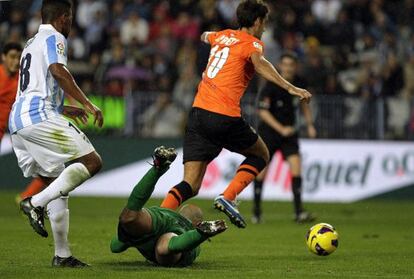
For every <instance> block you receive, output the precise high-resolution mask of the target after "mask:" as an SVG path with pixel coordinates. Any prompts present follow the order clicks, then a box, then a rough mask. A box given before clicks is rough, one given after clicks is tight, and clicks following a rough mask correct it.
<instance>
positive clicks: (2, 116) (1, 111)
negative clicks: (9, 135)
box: [0, 65, 19, 140]
mask: <svg viewBox="0 0 414 279" xmlns="http://www.w3.org/2000/svg"><path fill="white" fill-rule="evenodd" d="M18 77H19V75H18V73H16V74H15V75H13V76H11V77H9V76H8V75H7V72H6V70H5V69H4V66H3V65H0V140H1V139H2V137H3V135H4V133H5V131H6V127H7V123H8V121H9V114H10V110H11V108H12V105H13V103H14V100H15V99H16V92H17V81H18Z"/></svg>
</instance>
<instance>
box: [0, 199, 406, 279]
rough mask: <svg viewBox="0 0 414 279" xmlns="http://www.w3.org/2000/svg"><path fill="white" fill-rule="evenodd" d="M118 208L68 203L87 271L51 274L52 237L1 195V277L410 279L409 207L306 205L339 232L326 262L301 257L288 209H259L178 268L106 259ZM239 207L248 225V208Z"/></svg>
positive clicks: (299, 230) (131, 254) (207, 206)
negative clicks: (256, 216)
mask: <svg viewBox="0 0 414 279" xmlns="http://www.w3.org/2000/svg"><path fill="white" fill-rule="evenodd" d="M125 201H126V199H120V198H80V197H73V198H71V199H70V201H69V204H70V210H71V220H70V242H71V249H72V252H73V253H74V255H75V256H77V257H79V258H80V259H82V260H84V261H86V262H88V263H90V264H91V265H92V267H91V268H89V269H83V270H68V269H53V268H51V267H50V263H51V259H52V256H53V243H52V238H51V237H50V236H49V238H47V239H42V238H41V237H40V236H38V235H36V234H35V233H34V232H33V231H32V229H31V228H30V227H29V225H28V222H27V220H26V219H23V217H22V216H21V215H19V213H18V211H17V207H16V205H15V203H14V194H13V193H8V192H0V220H1V222H0V224H1V229H0V232H1V238H0V239H1V248H0V278H2V279H5V278H48V279H51V278H76V279H82V278H134V279H136V278H197V279H202V278H209V279H210V278H240V279H241V278H268V279H270V278H414V203H412V202H409V201H381V200H371V201H364V202H358V203H354V204H309V205H308V208H309V209H310V210H312V211H314V212H316V213H317V214H318V216H319V219H318V222H327V223H331V224H332V225H334V226H335V227H336V228H337V230H338V232H339V235H340V240H339V248H338V250H337V251H336V252H335V253H333V254H332V255H330V256H328V257H318V256H316V255H313V254H311V253H310V252H308V250H307V248H306V246H305V240H304V237H305V234H306V232H307V230H308V228H309V227H310V225H309V224H308V225H297V224H295V223H293V222H292V210H291V204H290V203H281V202H266V203H265V204H264V218H265V222H264V223H263V224H261V225H252V224H251V223H249V224H248V226H247V228H246V229H244V230H241V229H237V228H236V227H234V226H232V225H231V224H230V225H229V229H228V230H227V232H225V233H223V234H222V235H219V236H218V237H216V238H214V239H212V241H211V242H206V243H204V244H203V245H202V251H201V255H200V257H199V258H198V259H197V261H196V262H195V263H194V265H193V266H191V267H189V268H184V269H179V268H160V267H154V266H152V265H151V264H148V263H146V262H145V261H144V258H143V257H142V256H141V255H139V254H138V252H137V251H136V250H133V249H130V250H128V251H127V252H125V253H122V254H111V253H110V252H109V247H108V244H109V241H110V239H111V237H112V235H113V234H114V233H115V231H116V224H117V217H118V213H119V212H120V210H121V208H122V207H123V205H124V204H125ZM158 203H159V201H158V200H152V201H150V204H152V205H154V204H158ZM192 203H196V204H198V205H200V206H201V207H202V208H203V209H204V211H205V215H206V219H216V218H222V217H223V216H221V215H220V214H219V213H218V212H217V213H216V212H215V211H213V210H212V209H211V204H212V201H206V200H193V201H192ZM240 208H241V211H242V213H244V215H245V217H246V218H250V211H251V210H250V209H251V203H250V202H243V203H242V204H241V206H240ZM49 231H50V227H49Z"/></svg>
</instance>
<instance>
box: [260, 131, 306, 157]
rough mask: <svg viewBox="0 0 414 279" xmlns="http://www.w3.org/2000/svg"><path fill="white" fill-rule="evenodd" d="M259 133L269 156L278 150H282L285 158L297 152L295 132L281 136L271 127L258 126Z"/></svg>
mask: <svg viewBox="0 0 414 279" xmlns="http://www.w3.org/2000/svg"><path fill="white" fill-rule="evenodd" d="M259 135H260V137H261V138H262V139H263V141H264V142H265V143H266V145H267V148H268V149H269V153H270V156H273V154H274V153H275V152H276V151H278V150H279V151H281V152H282V155H283V158H285V159H286V158H287V157H289V156H291V155H297V154H299V140H298V134H297V133H296V134H294V135H292V136H290V137H283V136H282V135H281V134H279V133H277V132H276V131H274V130H272V129H271V128H264V127H259Z"/></svg>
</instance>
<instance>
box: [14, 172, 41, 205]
mask: <svg viewBox="0 0 414 279" xmlns="http://www.w3.org/2000/svg"><path fill="white" fill-rule="evenodd" d="M45 186H46V185H45V183H44V182H43V180H42V179H41V178H39V177H34V178H33V179H32V181H31V182H30V183H29V184H28V185H27V186H26V188H25V189H24V191H23V192H21V193H20V194H19V202H20V201H21V200H23V199H25V198H27V197H31V196H33V195H36V194H37V193H39V192H40V191H42V190H43V188H44V187H45Z"/></svg>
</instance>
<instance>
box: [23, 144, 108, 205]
mask: <svg viewBox="0 0 414 279" xmlns="http://www.w3.org/2000/svg"><path fill="white" fill-rule="evenodd" d="M67 164H68V166H67V167H66V168H65V169H64V170H63V171H62V173H61V174H60V175H59V176H58V177H57V178H56V179H55V180H54V181H53V182H52V183H51V184H50V185H49V186H48V187H47V188H46V189H44V190H43V191H41V192H40V193H38V194H36V195H34V196H33V197H32V199H31V204H32V205H33V206H34V207H45V206H46V205H47V204H48V203H49V202H51V201H52V200H54V199H57V198H59V197H61V196H63V195H67V194H69V193H70V192H71V191H73V190H74V189H75V188H76V187H78V186H79V185H81V184H82V183H83V182H85V181H86V180H88V179H89V178H91V177H92V176H93V175H95V174H96V173H97V172H98V171H99V170H100V169H101V167H102V159H101V157H100V156H99V154H98V153H97V152H96V151H93V152H91V153H89V154H86V155H84V156H82V157H79V158H77V159H75V160H72V161H70V162H68V163H67Z"/></svg>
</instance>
